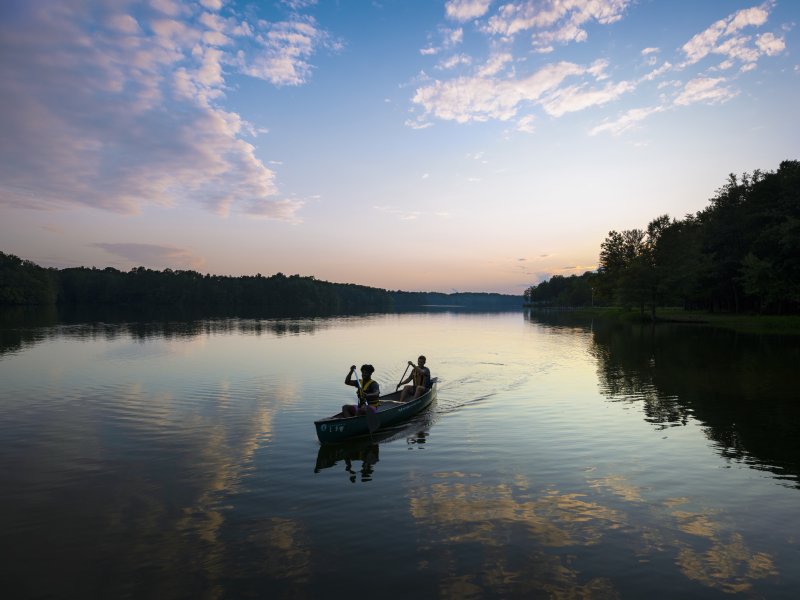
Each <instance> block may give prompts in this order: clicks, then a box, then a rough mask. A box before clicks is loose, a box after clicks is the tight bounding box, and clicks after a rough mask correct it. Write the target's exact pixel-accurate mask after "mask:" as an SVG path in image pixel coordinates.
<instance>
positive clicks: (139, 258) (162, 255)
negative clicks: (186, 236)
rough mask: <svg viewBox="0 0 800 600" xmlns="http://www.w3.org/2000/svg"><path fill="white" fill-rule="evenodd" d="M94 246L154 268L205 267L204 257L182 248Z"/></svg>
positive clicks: (130, 244)
mask: <svg viewBox="0 0 800 600" xmlns="http://www.w3.org/2000/svg"><path fill="white" fill-rule="evenodd" d="M92 246H94V247H95V248H101V249H102V250H105V251H106V252H108V253H110V254H113V255H114V256H118V257H120V258H123V259H125V260H126V261H128V262H129V263H130V264H131V265H135V266H143V267H148V268H154V269H167V268H169V269H194V270H199V269H205V267H206V261H205V259H204V258H200V257H197V256H194V255H193V254H192V253H191V252H189V251H188V250H186V249H184V248H177V247H175V246H162V245H159V244H133V243H95V244H92Z"/></svg>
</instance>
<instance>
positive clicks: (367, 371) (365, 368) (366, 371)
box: [361, 365, 375, 377]
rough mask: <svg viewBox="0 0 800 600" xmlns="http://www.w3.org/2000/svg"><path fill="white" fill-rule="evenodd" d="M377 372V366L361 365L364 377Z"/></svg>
mask: <svg viewBox="0 0 800 600" xmlns="http://www.w3.org/2000/svg"><path fill="white" fill-rule="evenodd" d="M374 372H375V367H373V366H372V365H361V375H362V377H369V376H371V375H372V374H373V373H374Z"/></svg>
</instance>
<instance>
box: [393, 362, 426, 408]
mask: <svg viewBox="0 0 800 600" xmlns="http://www.w3.org/2000/svg"><path fill="white" fill-rule="evenodd" d="M425 360H426V359H425V357H424V356H420V357H419V358H418V359H417V364H416V365H415V364H414V363H412V362H411V361H408V366H409V367H411V375H409V376H408V377H407V378H406V379H405V381H401V382H400V383H398V384H397V387H400V386H401V385H403V384H404V383H408V382H409V381H411V380H412V379H413V380H414V384H413V385H407V386H406V387H404V388H403V391H402V392H400V402H405V401H406V398H407V397H408V396H411V397H412V398H419V397H420V396H421V395H422V394H424V393H425V392H427V391H428V390H429V389H431V370H430V369H429V368H428V367H426V366H425ZM409 399H410V398H409Z"/></svg>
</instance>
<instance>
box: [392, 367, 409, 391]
mask: <svg viewBox="0 0 800 600" xmlns="http://www.w3.org/2000/svg"><path fill="white" fill-rule="evenodd" d="M410 366H411V364H410V362H409V364H407V365H406V370H405V371H403V374H402V375H400V381H398V382H397V385H396V386H394V391H395V392H396V391H397V390H399V389H400V384H401V383H403V377H405V376H406V373H407V372H408V367H410Z"/></svg>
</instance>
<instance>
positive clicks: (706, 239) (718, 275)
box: [524, 160, 800, 316]
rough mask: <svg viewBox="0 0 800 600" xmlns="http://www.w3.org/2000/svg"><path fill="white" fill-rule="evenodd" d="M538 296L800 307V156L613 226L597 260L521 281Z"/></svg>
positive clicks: (570, 302) (760, 308)
mask: <svg viewBox="0 0 800 600" xmlns="http://www.w3.org/2000/svg"><path fill="white" fill-rule="evenodd" d="M524 296H525V301H526V303H529V304H532V305H534V306H537V305H540V306H589V305H590V304H594V305H595V306H598V305H622V306H628V307H638V308H640V310H642V311H643V312H644V311H645V309H647V310H649V311H650V313H651V314H652V315H653V316H655V310H656V307H657V306H682V307H684V308H687V309H705V310H710V311H725V312H737V313H738V312H758V313H761V312H765V313H773V314H788V313H793V314H797V313H798V312H800V162H799V161H796V160H791V161H784V162H782V163H781V164H780V166H779V168H778V170H777V171H776V172H768V173H763V172H761V171H754V172H753V173H752V174H748V173H744V174H743V175H742V176H741V177H740V178H739V177H736V175H733V174H731V175H730V176H729V178H728V181H727V183H726V184H725V185H723V186H722V187H721V188H720V189H719V190H717V192H716V195H715V196H714V197H713V198H712V199H711V200H710V205H709V206H708V207H707V208H706V209H704V210H701V211H699V212H698V213H697V214H694V215H686V216H685V217H684V218H683V219H670V218H669V216H668V215H663V216H660V217H658V218H656V219H654V220H653V221H651V222H650V223H649V224H648V225H647V228H646V229H643V230H642V229H631V230H625V231H622V232H618V231H611V232H609V234H608V237H606V239H605V241H604V242H603V243H602V244H601V246H600V261H599V268H598V271H597V272H596V273H592V272H587V273H584V274H583V275H580V276H577V275H573V276H571V277H561V276H554V277H552V278H551V279H550V280H549V281H544V282H542V283H540V284H538V285H536V286H533V287H530V288H528V289H527V290H526V291H525V294H524Z"/></svg>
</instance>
